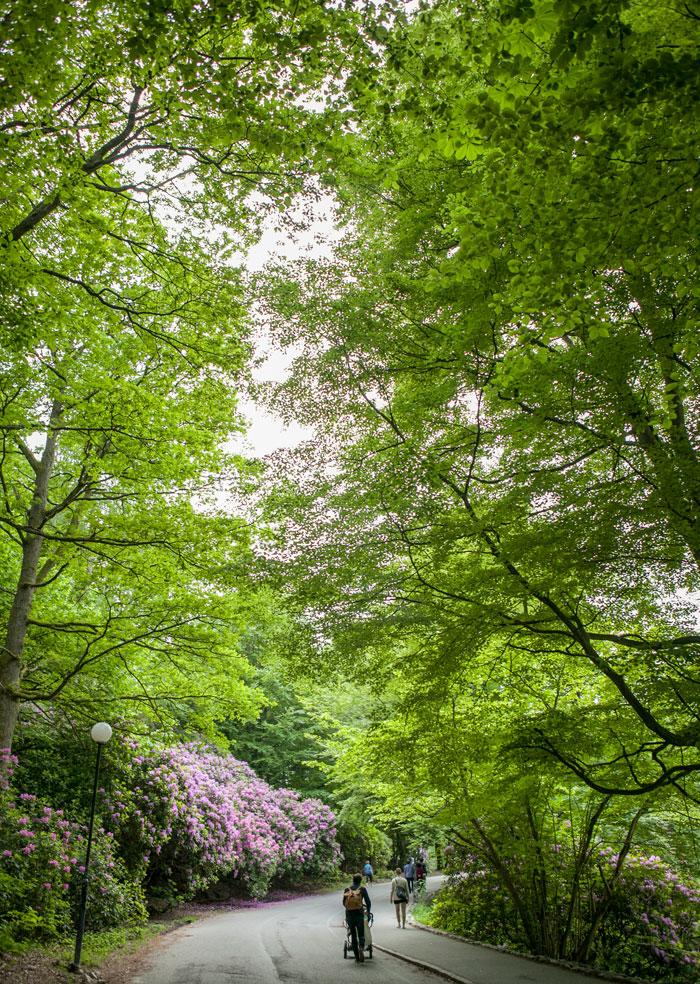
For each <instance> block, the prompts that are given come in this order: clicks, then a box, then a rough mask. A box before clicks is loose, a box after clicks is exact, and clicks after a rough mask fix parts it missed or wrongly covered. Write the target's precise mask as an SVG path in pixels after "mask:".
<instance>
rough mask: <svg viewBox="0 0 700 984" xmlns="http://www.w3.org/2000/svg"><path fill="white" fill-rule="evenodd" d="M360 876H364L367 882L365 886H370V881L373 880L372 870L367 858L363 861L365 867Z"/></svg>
mask: <svg viewBox="0 0 700 984" xmlns="http://www.w3.org/2000/svg"><path fill="white" fill-rule="evenodd" d="M362 874H363V875H364V876H365V881H366V882H367V884H368V885H371V884H372V879H373V878H374V868H373V867H372V864H371V862H370V860H369V858H368V859H367V860H366V861H365V866H364V868H363V869H362Z"/></svg>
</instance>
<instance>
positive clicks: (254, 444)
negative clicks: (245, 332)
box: [227, 197, 339, 457]
mask: <svg viewBox="0 0 700 984" xmlns="http://www.w3.org/2000/svg"><path fill="white" fill-rule="evenodd" d="M314 211H315V213H316V217H315V219H314V221H313V222H312V223H311V224H310V225H309V227H308V228H307V229H306V230H305V231H304V232H301V233H296V234H295V235H294V236H293V237H292V236H291V234H290V233H289V232H287V231H285V230H280V229H278V228H275V223H274V222H273V221H272V220H271V221H270V222H269V223H268V224H267V226H266V228H265V229H264V231H263V235H262V236H261V238H260V240H259V242H258V243H256V245H255V246H254V247H253V248H252V249H251V250H250V251H249V252H248V255H247V257H246V262H245V265H246V267H247V269H249V270H250V271H252V272H255V271H257V270H261V269H262V268H263V267H264V265H265V264H266V263H267V262H268V261H269V260H271V259H273V258H275V257H278V258H284V259H291V260H293V259H296V258H302V257H303V258H309V257H312V258H315V259H320V258H323V257H326V256H328V255H329V253H330V252H331V250H332V247H333V243H334V242H335V241H337V240H338V238H339V232H338V230H337V229H336V227H335V225H334V222H333V202H332V200H331V199H330V198H327V197H326V198H321V200H320V202H318V203H317V204H316V207H315V209H314ZM255 348H256V355H257V356H262V357H263V361H262V363H261V364H260V365H259V366H258V367H256V369H255V371H254V373H253V375H254V377H255V379H256V380H257V381H258V382H281V381H282V380H283V379H284V378H285V376H286V374H287V372H288V369H289V366H290V364H291V362H292V359H293V358H294V354H295V353H294V351H292V350H287V351H283V350H281V349H279V348H276V347H275V346H274V345H273V344H272V342H271V339H270V338H269V336H268V335H267V333H266V332H265V326H264V325H260V326H259V327H258V330H257V333H256V340H255ZM241 409H242V411H243V414H244V416H245V417H246V418H247V420H248V422H249V425H250V426H249V429H248V433H247V434H246V435H240V436H237V437H235V438H234V439H233V440H232V441H231V442H229V443H228V444H227V449H228V450H236V451H241V452H243V453H244V454H253V455H255V456H256V457H264V456H265V455H267V454H270V453H271V452H273V451H276V450H278V449H279V448H289V447H295V446H296V445H297V444H299V442H300V441H303V440H305V439H306V438H307V437H310V436H311V431H310V430H309V429H308V428H304V427H301V426H298V425H294V424H292V425H290V426H285V424H284V423H283V422H282V420H281V419H280V418H279V417H277V416H275V415H274V414H272V413H270V412H269V410H267V409H265V408H264V407H262V406H260V405H259V404H257V403H255V402H253V401H252V400H250V399H243V400H241Z"/></svg>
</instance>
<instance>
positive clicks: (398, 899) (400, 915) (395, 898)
mask: <svg viewBox="0 0 700 984" xmlns="http://www.w3.org/2000/svg"><path fill="white" fill-rule="evenodd" d="M389 899H390V901H391V902H393V903H394V905H395V906H396V928H397V929H401V927H402V926H403V928H404V929H405V928H406V905H407V904H408V882H407V881H406V879H405V878H404V876H403V871H402V870H401V868H397V869H396V875H395V876H394V878H392V880H391V895H390V896H389Z"/></svg>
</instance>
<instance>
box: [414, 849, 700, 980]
mask: <svg viewBox="0 0 700 984" xmlns="http://www.w3.org/2000/svg"><path fill="white" fill-rule="evenodd" d="M550 854H551V859H550V860H549V861H548V864H547V866H548V868H549V870H548V872H547V878H548V883H549V896H550V900H549V904H548V907H547V910H546V911H543V912H539V913H538V918H539V919H540V920H541V921H542V922H543V923H546V924H548V925H549V926H550V928H551V933H552V936H553V937H559V939H560V940H562V941H563V942H565V943H568V944H569V945H568V946H567V949H566V950H562V951H560V952H559V953H558V954H553V955H558V956H560V957H566V958H568V959H570V960H574V961H577V950H578V952H579V956H578V959H579V960H580V959H581V957H580V953H581V943H582V942H583V941H585V940H586V939H587V937H588V935H589V933H591V928H592V926H593V924H594V923H595V924H596V928H597V931H596V932H595V935H592V936H591V940H592V942H591V945H590V947H589V949H588V950H587V953H586V962H587V963H590V964H592V965H593V966H597V967H599V968H601V969H604V970H610V971H616V972H619V973H623V974H625V975H635V976H639V977H642V978H644V979H645V980H656V979H659V980H661V979H663V980H664V981H667V982H685V981H695V980H697V970H698V963H699V962H700V953H699V952H698V945H699V943H700V940H699V939H698V930H699V929H700V926H699V925H698V919H699V917H700V886H698V885H697V884H694V883H690V881H689V879H682V878H681V877H680V876H679V875H678V874H677V873H676V872H675V871H673V870H671V869H670V868H669V866H668V865H667V864H665V863H664V862H663V861H662V860H661V858H659V857H655V856H651V857H645V856H643V855H632V854H629V855H627V856H626V857H625V858H624V859H622V864H621V865H619V871H618V864H619V862H620V855H618V854H616V853H614V852H613V851H612V850H611V849H609V848H605V849H602V850H596V851H595V852H592V853H591V855H590V857H589V859H588V863H587V864H586V865H585V866H584V867H583V868H582V869H580V870H579V872H578V875H577V878H578V882H579V887H580V888H581V889H582V891H581V893H580V895H579V896H577V898H578V902H577V905H576V912H575V913H573V912H571V913H570V911H569V902H570V897H571V877H572V874H573V861H574V859H573V857H572V856H571V855H570V853H569V851H568V850H567V848H566V846H565V845H562V844H554V845H551V851H550ZM502 861H504V862H505V868H504V870H502V871H498V870H496V869H495V868H494V867H493V866H492V865H491V864H489V862H488V859H485V858H484V857H479V856H478V855H477V854H473V853H461V852H458V853H457V854H456V855H452V859H451V861H450V863H449V864H450V867H451V868H452V870H453V874H452V875H451V876H450V879H449V881H448V883H447V884H446V886H445V887H444V888H443V889H442V890H441V891H440V893H439V894H438V896H437V898H436V899H435V900H434V902H433V904H432V907H431V912H430V916H429V919H430V922H431V924H432V925H434V926H437V927H440V928H441V929H446V930H449V931H451V932H455V933H459V934H460V935H462V936H466V937H468V938H471V939H476V940H481V941H485V942H491V943H496V944H499V945H506V946H509V947H512V948H513V949H516V950H522V951H523V952H528V950H529V949H530V948H529V947H528V944H527V941H526V939H525V935H524V933H523V931H522V922H521V918H520V912H519V911H518V906H517V905H516V904H515V902H514V896H513V893H512V892H511V891H509V890H508V888H507V887H506V879H505V878H504V871H506V870H507V875H508V879H507V880H509V881H510V882H511V885H512V886H513V887H514V888H515V889H517V890H519V891H522V893H523V895H525V892H526V891H527V889H526V883H527V881H528V880H529V878H528V876H529V875H530V874H531V871H530V870H529V869H528V867H527V865H524V864H523V863H522V858H521V857H517V856H511V857H510V858H504V859H502Z"/></svg>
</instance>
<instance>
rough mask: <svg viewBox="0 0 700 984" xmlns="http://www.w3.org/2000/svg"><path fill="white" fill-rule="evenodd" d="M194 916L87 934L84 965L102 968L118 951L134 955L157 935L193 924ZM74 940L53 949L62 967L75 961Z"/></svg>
mask: <svg viewBox="0 0 700 984" xmlns="http://www.w3.org/2000/svg"><path fill="white" fill-rule="evenodd" d="M194 921H195V920H194V918H193V917H192V916H183V917H182V918H181V919H172V920H170V921H169V922H159V921H155V920H154V921H151V922H148V923H145V924H144V925H142V926H126V927H117V928H115V929H107V930H103V931H102V932H100V933H86V934H85V937H84V939H83V951H82V955H81V958H80V964H81V966H85V967H99V966H100V964H101V963H102V962H103V961H104V960H106V959H107V957H109V956H111V955H112V954H113V953H116V952H118V951H121V952H123V954H124V955H127V954H130V953H133V952H134V951H135V950H138V948H139V947H141V946H143V944H144V943H147V942H148V941H149V940H151V939H153V937H155V936H160V934H161V933H164V932H165V931H166V930H170V929H175V928H176V927H177V926H183V925H185V924H186V923H191V922H194ZM74 950H75V940H74V939H73V940H64V941H62V942H61V943H59V944H56V945H55V946H54V947H52V956H54V957H55V958H56V960H58V962H59V963H60V964H61V965H62V966H67V965H68V964H70V963H71V962H72V960H73V953H74Z"/></svg>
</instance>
